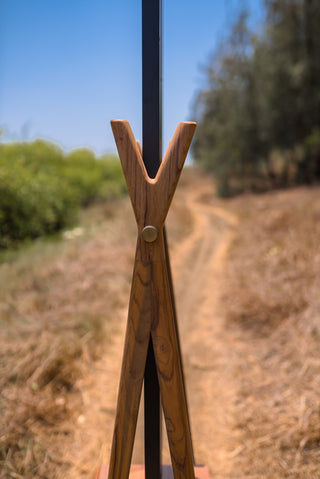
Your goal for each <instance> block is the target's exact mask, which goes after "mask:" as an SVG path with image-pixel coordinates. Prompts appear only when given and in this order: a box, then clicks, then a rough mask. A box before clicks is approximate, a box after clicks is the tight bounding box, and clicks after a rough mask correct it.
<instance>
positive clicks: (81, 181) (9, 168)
mask: <svg viewBox="0 0 320 479" xmlns="http://www.w3.org/2000/svg"><path fill="white" fill-rule="evenodd" d="M124 191H125V183H124V179H123V176H122V170H121V166H120V163H119V161H118V160H117V159H116V158H115V157H112V156H109V157H102V158H99V159H97V158H96V157H95V155H94V154H93V153H92V152H91V151H90V150H87V149H81V150H75V151H73V152H71V153H70V154H65V153H63V151H62V150H61V149H60V148H59V147H57V146H56V145H54V144H50V143H47V142H44V141H41V140H37V141H34V142H33V143H12V144H0V249H3V248H8V247H9V246H13V245H14V244H16V243H17V242H19V241H22V240H25V239H32V238H37V237H39V236H44V235H48V234H52V233H55V232H57V231H60V230H61V229H63V228H65V227H68V226H70V225H72V224H74V223H75V221H76V218H77V213H78V211H79V208H80V207H82V206H88V205H89V204H90V203H92V202H93V201H96V200H99V199H100V200H106V199H110V198H113V197H115V196H118V195H120V194H123V193H124Z"/></svg>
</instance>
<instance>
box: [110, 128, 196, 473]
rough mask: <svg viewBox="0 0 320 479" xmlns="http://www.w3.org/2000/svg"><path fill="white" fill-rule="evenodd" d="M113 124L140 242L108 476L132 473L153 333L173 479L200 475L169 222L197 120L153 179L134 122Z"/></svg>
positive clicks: (178, 137) (177, 138) (180, 132)
mask: <svg viewBox="0 0 320 479" xmlns="http://www.w3.org/2000/svg"><path fill="white" fill-rule="evenodd" d="M111 124H112V129H113V133H114V137H115V140H116V144H117V148H118V152H119V156H120V160H121V163H122V167H123V171H124V175H125V178H126V182H127V186H128V190H129V194H130V198H131V202H132V205H133V209H134V213H135V217H136V221H137V225H138V239H137V249H136V257H135V266H134V272H133V279H132V288H131V295H130V304H129V313H128V322H127V330H126V338H125V347H124V354H123V363H122V370H121V378H120V386H119V393H118V404H117V414H116V420H115V428H114V435H113V442H112V451H111V459H110V465H109V475H108V477H109V479H128V476H129V470H130V464H131V456H132V449H133V442H134V436H135V430H136V424H137V416H138V410H139V403H140V398H141V389H142V383H143V377H144V371H145V365H146V357H147V350H148V345H149V340H150V336H151V338H152V344H153V349H154V355H155V361H156V366H157V374H158V380H159V386H160V393H161V399H162V406H163V411H164V417H165V422H166V428H167V434H168V442H169V447H170V454H171V461H172V467H173V472H174V478H175V479H194V465H193V456H192V444H191V434H190V426H189V420H188V411H187V402H186V397H185V389H184V382H183V373H182V365H181V357H180V350H179V341H178V337H177V328H176V325H175V320H174V315H173V305H172V301H171V298H172V293H171V291H170V282H169V278H168V271H167V262H166V253H165V246H164V236H163V225H164V221H165V218H166V215H167V212H168V209H169V206H170V203H171V200H172V198H173V195H174V192H175V189H176V186H177V183H178V180H179V177H180V173H181V171H182V167H183V164H184V161H185V158H186V155H187V152H188V149H189V146H190V143H191V140H192V137H193V134H194V130H195V126H196V125H195V123H191V122H190V123H189V122H188V123H180V124H179V125H178V128H177V130H176V132H175V134H174V137H173V139H172V141H171V143H170V145H169V148H168V151H167V153H166V155H165V157H164V159H163V162H162V163H161V166H160V168H159V171H158V173H157V175H156V177H155V178H154V179H151V178H150V177H149V176H148V174H147V172H146V169H145V167H144V164H143V160H142V156H141V151H140V149H139V147H138V145H137V143H136V141H135V139H134V136H133V133H132V131H131V128H130V125H129V123H128V122H126V121H122V120H121V121H120V120H116V121H115V120H114V121H112V122H111Z"/></svg>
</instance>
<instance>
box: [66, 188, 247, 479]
mask: <svg viewBox="0 0 320 479" xmlns="http://www.w3.org/2000/svg"><path fill="white" fill-rule="evenodd" d="M208 198H213V187H212V185H211V184H210V183H208V182H207V181H204V182H203V181H202V182H200V183H199V184H198V185H195V186H194V187H192V188H190V186H189V187H185V188H184V189H183V191H182V192H181V193H178V195H177V200H176V203H177V205H180V208H182V207H183V208H184V209H185V210H186V211H185V214H186V215H187V216H188V218H189V222H190V224H191V227H190V228H189V231H188V233H187V234H186V233H185V234H183V235H180V237H179V235H178V239H177V238H174V240H173V242H172V244H171V243H170V227H169V228H168V229H169V243H170V251H171V263H172V271H173V279H174V284H175V293H176V302H177V311H178V320H179V327H180V336H181V343H182V353H183V359H184V368H185V375H186V383H187V393H188V402H189V409H190V416H191V427H192V434H193V443H194V450H195V458H196V462H197V463H199V464H208V465H209V468H210V471H211V474H212V477H215V478H216V479H218V478H229V477H237V475H236V473H235V471H234V461H233V459H234V457H236V456H237V454H238V452H239V447H238V444H239V443H238V442H237V433H236V430H235V429H234V424H235V422H234V421H235V418H234V416H235V409H234V405H235V402H236V393H237V379H236V371H237V366H236V362H237V355H238V354H239V353H237V352H236V351H235V348H234V343H235V338H234V336H233V333H232V332H231V331H228V330H226V328H225V322H224V317H223V313H222V308H221V298H220V283H221V281H222V280H223V271H224V263H225V258H226V254H227V251H228V247H229V245H230V242H231V240H232V236H233V231H234V229H235V228H236V226H237V218H236V217H235V216H234V215H232V214H231V213H230V212H228V211H226V210H224V209H223V208H219V207H218V206H215V205H214V204H210V201H208ZM174 221H175V218H174V214H173V215H172V217H170V218H169V226H170V222H171V224H174ZM126 314H127V311H126V310H121V311H120V312H119V313H118V318H117V326H114V328H113V332H112V340H111V344H110V345H109V346H108V350H107V353H106V354H105V355H104V356H103V357H101V358H100V359H99V360H98V361H97V362H95V363H94V364H92V365H91V370H90V371H89V373H88V374H87V375H86V376H85V377H84V378H83V379H82V381H81V382H80V383H79V388H80V390H81V392H82V397H83V411H82V413H81V415H79V417H78V419H77V428H76V431H75V437H74V440H73V443H72V446H71V449H70V450H69V451H68V452H67V453H66V457H65V461H68V462H70V463H71V464H72V465H74V467H72V468H71V471H70V474H69V475H68V477H69V478H70V479H71V478H73V477H78V478H79V477H90V474H92V471H93V470H94V468H95V465H96V464H97V463H99V462H101V461H102V460H104V462H107V461H108V458H109V454H110V447H111V439H112V429H113V421H114V416H115V405H116V394H117V388H118V381H119V375H120V365H121V356H122V349H123V340H124V330H125V322H126ZM140 429H141V427H139V428H138V433H137V439H136V442H137V447H136V448H135V453H134V461H135V462H141V461H143V457H140V456H141V450H142V448H141V444H142V438H141V433H140V432H139V430H140ZM163 462H164V463H169V462H170V459H169V453H168V449H167V446H166V445H165V447H164V452H163Z"/></svg>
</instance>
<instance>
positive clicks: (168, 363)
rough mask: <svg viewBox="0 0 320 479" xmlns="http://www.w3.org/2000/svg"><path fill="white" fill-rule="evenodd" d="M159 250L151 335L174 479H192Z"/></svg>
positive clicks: (181, 389) (176, 349)
mask: <svg viewBox="0 0 320 479" xmlns="http://www.w3.org/2000/svg"><path fill="white" fill-rule="evenodd" d="M162 250H163V251H162V258H163V261H157V262H155V263H153V282H154V284H156V285H157V291H156V294H154V297H153V301H154V304H153V307H154V310H155V311H157V314H156V315H155V318H154V321H153V323H152V327H151V335H152V341H153V345H154V354H155V358H156V364H157V368H158V378H159V385H160V392H161V399H162V407H163V411H164V416H165V421H166V428H167V433H168V442H169V447H170V454H171V461H172V467H173V472H174V477H175V479H194V477H195V476H194V464H193V457H192V444H191V433H190V427H189V421H188V411H187V405H186V400H185V390H184V383H183V376H182V370H181V361H180V352H179V346H178V342H177V335H176V329H175V324H174V317H173V311H172V305H171V296H170V289H169V282H168V274H167V268H166V260H165V250H164V245H163V244H162Z"/></svg>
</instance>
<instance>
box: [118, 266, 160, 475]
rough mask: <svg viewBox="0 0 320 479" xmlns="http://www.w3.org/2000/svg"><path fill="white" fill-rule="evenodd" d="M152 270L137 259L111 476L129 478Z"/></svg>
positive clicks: (144, 348) (146, 333)
mask: <svg viewBox="0 0 320 479" xmlns="http://www.w3.org/2000/svg"><path fill="white" fill-rule="evenodd" d="M150 278H151V269H150V266H148V267H145V266H144V265H143V264H142V263H141V262H137V263H136V266H135V271H134V277H133V284H132V290H131V297H130V307H129V315H128V324H127V331H126V339H125V347H124V353H123V363H122V370H121V378H120V386H119V393H118V403H117V413H116V420H115V426H114V433H113V441H112V450H111V458H110V465H109V479H128V477H129V470H130V464H131V457H132V450H133V443H134V437H135V432H136V425H137V417H138V412H139V404H140V398H141V389H142V383H143V377H144V371H145V364H146V357H147V351H148V345H149V338H150V328H151V307H152V305H151V294H150V288H149V287H148V285H149V284H150Z"/></svg>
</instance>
